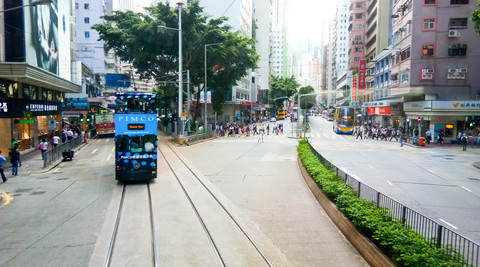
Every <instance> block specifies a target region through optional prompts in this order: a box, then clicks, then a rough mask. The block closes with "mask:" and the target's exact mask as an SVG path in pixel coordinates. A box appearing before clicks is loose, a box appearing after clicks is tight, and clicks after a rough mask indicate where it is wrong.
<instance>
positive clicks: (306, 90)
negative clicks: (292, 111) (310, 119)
mask: <svg viewBox="0 0 480 267" xmlns="http://www.w3.org/2000/svg"><path fill="white" fill-rule="evenodd" d="M298 91H299V93H300V95H306V94H311V93H314V92H315V89H313V87H311V86H310V85H308V86H304V87H301V88H300V90H298ZM297 98H298V97H297ZM300 103H301V104H300V108H301V109H303V110H308V109H310V108H312V107H313V106H316V105H317V100H316V95H309V96H304V97H301V99H300Z"/></svg>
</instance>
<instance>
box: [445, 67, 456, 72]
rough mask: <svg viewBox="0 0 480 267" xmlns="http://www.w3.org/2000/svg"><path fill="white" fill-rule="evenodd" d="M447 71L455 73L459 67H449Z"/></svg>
mask: <svg viewBox="0 0 480 267" xmlns="http://www.w3.org/2000/svg"><path fill="white" fill-rule="evenodd" d="M447 72H448V73H455V72H457V69H454V68H449V69H448V70H447Z"/></svg>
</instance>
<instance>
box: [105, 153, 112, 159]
mask: <svg viewBox="0 0 480 267" xmlns="http://www.w3.org/2000/svg"><path fill="white" fill-rule="evenodd" d="M110 156H112V153H110V154H108V157H107V160H106V161H109V160H110Z"/></svg>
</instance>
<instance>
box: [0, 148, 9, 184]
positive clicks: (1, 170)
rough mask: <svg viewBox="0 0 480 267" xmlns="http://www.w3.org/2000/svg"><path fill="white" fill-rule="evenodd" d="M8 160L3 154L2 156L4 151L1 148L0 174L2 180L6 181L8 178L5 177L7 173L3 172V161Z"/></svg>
mask: <svg viewBox="0 0 480 267" xmlns="http://www.w3.org/2000/svg"><path fill="white" fill-rule="evenodd" d="M5 161H7V160H6V159H5V158H4V157H3V156H2V151H1V150H0V175H2V180H3V182H4V183H5V182H6V181H7V180H8V179H7V177H5V174H4V173H3V163H4V162H5Z"/></svg>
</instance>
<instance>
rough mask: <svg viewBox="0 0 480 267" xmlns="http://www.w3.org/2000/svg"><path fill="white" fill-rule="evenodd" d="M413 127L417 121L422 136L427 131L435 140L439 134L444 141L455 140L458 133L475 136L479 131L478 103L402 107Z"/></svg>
mask: <svg viewBox="0 0 480 267" xmlns="http://www.w3.org/2000/svg"><path fill="white" fill-rule="evenodd" d="M403 108H404V110H405V114H406V116H407V118H408V119H409V120H410V122H412V124H413V126H414V127H418V124H419V121H420V124H421V125H420V126H421V128H422V133H421V134H422V135H424V134H425V132H426V131H427V130H430V131H431V132H432V133H433V137H434V138H436V137H437V136H438V134H439V133H440V132H443V133H444V135H445V140H446V141H449V140H456V138H457V134H458V133H459V132H462V133H463V132H466V133H467V135H469V136H476V135H478V133H479V131H480V101H476V100H473V101H434V100H431V101H416V102H406V103H404V106H403Z"/></svg>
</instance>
